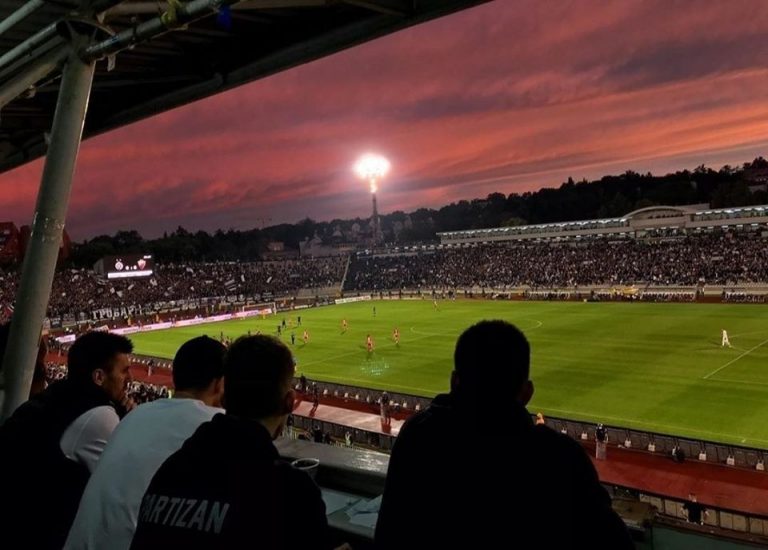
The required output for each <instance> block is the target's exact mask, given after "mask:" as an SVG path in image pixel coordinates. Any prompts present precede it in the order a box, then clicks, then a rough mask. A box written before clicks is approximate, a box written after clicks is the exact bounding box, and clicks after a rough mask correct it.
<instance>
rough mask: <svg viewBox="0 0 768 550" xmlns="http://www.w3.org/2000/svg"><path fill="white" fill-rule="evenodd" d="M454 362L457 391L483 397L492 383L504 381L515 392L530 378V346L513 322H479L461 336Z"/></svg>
mask: <svg viewBox="0 0 768 550" xmlns="http://www.w3.org/2000/svg"><path fill="white" fill-rule="evenodd" d="M453 362H454V368H455V370H456V373H457V374H458V378H459V383H458V388H456V391H457V393H460V394H462V395H466V396H468V397H469V396H472V397H482V396H483V395H485V394H487V393H488V392H489V387H490V385H491V384H495V385H498V384H502V385H504V386H505V387H506V388H508V389H509V391H511V392H513V393H514V392H517V391H518V390H520V389H521V388H522V387H523V384H524V383H525V382H526V381H527V380H528V376H529V374H530V366H531V347H530V345H529V344H528V340H527V339H526V338H525V335H524V334H523V333H522V332H520V330H519V329H518V328H517V327H515V326H514V325H513V324H511V323H508V322H506V321H480V322H479V323H477V324H475V325H472V326H471V327H469V328H468V329H467V330H465V331H464V333H463V334H462V335H461V336H459V340H458V341H457V342H456V351H455V352H454V355H453Z"/></svg>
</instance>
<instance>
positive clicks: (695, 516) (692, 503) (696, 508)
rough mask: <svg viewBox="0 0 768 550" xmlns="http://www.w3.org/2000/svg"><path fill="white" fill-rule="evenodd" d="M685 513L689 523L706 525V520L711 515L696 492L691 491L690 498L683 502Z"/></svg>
mask: <svg viewBox="0 0 768 550" xmlns="http://www.w3.org/2000/svg"><path fill="white" fill-rule="evenodd" d="M683 515H684V516H685V519H686V520H688V523H696V524H698V525H704V520H705V519H706V518H707V517H708V516H709V512H708V511H707V510H706V509H705V508H704V506H702V505H701V504H700V503H699V501H698V499H697V498H696V495H695V494H694V493H689V494H688V500H687V501H686V502H685V503H683Z"/></svg>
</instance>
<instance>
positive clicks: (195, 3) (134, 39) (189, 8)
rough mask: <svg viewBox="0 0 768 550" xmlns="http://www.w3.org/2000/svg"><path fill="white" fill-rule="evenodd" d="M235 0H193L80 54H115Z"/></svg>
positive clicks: (92, 55)
mask: <svg viewBox="0 0 768 550" xmlns="http://www.w3.org/2000/svg"><path fill="white" fill-rule="evenodd" d="M236 2H237V0H192V1H191V2H188V3H187V4H183V5H182V6H181V7H179V8H177V9H175V10H174V11H173V12H171V11H168V12H165V13H164V14H162V15H161V16H160V17H154V18H152V19H150V20H149V21H145V22H143V23H140V24H138V25H135V26H133V27H131V28H129V29H126V30H124V31H122V32H119V33H117V34H116V35H114V36H111V37H109V38H108V39H106V40H104V41H102V42H99V43H97V44H93V45H92V46H89V47H88V48H86V49H85V50H84V51H83V52H82V55H83V58H84V59H89V60H93V59H100V58H101V57H103V56H105V55H112V54H116V53H118V52H120V51H122V50H124V49H126V48H129V47H131V46H133V45H135V44H139V43H141V42H146V41H147V40H150V39H152V38H155V37H157V36H160V35H163V34H165V33H167V32H170V31H172V30H174V29H179V28H183V26H184V25H185V24H187V23H191V22H193V21H196V20H198V19H201V18H203V17H206V16H208V15H211V14H213V13H216V12H217V11H218V10H219V8H220V7H221V6H225V5H226V6H228V5H231V4H235V3H236Z"/></svg>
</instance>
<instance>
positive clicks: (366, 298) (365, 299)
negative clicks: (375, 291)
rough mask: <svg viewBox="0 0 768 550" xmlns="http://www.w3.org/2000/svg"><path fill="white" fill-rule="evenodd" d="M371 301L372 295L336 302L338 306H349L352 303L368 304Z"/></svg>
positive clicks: (341, 299) (337, 300) (342, 299)
mask: <svg viewBox="0 0 768 550" xmlns="http://www.w3.org/2000/svg"><path fill="white" fill-rule="evenodd" d="M370 299H371V297H370V295H365V296H353V297H352V298H336V300H334V302H335V303H336V304H349V303H352V302H367V301H369V300H370Z"/></svg>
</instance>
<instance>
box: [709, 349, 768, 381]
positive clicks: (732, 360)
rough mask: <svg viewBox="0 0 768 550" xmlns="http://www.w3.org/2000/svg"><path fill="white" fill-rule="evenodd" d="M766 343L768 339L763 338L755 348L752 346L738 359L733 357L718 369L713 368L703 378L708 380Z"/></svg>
mask: <svg viewBox="0 0 768 550" xmlns="http://www.w3.org/2000/svg"><path fill="white" fill-rule="evenodd" d="M765 344H768V340H763V341H762V342H760V343H759V344H757V345H756V346H755V347H753V348H750V349H748V350H747V351H745V352H744V353H742V354H741V355H739V356H738V357H737V358H736V359H731V360H730V361H728V362H727V363H726V364H725V365H723V366H722V367H719V368H717V369H715V370H713V371H712V372H710V373H709V374H707V375H706V376H704V377H703V379H704V380H707V379H708V378H709V377H710V376H713V375H715V374H717V373H718V372H720V371H721V370H723V369H724V368H725V367H728V366H731V365H733V364H734V363H735V362H736V361H738V360H739V359H741V358H742V357H746V356H747V355H749V354H750V353H752V352H753V351H755V350H756V349H757V348H761V347H763V346H764V345H765Z"/></svg>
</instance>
